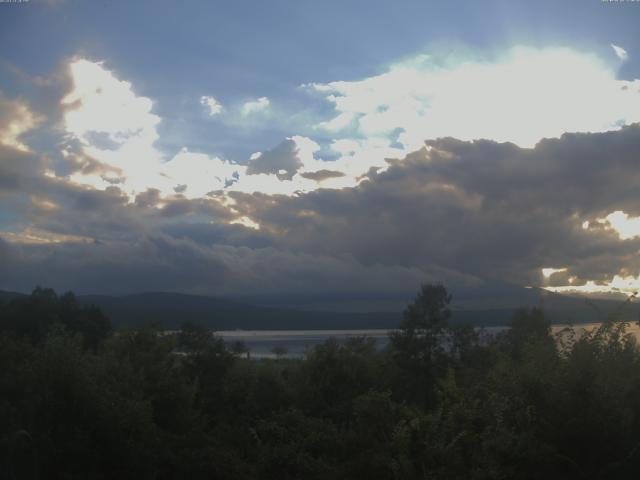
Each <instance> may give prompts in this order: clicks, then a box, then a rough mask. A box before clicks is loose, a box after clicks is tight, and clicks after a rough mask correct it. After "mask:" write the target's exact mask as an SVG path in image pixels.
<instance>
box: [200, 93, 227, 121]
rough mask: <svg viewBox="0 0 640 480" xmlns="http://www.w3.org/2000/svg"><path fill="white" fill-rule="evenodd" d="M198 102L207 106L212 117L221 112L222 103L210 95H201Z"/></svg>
mask: <svg viewBox="0 0 640 480" xmlns="http://www.w3.org/2000/svg"><path fill="white" fill-rule="evenodd" d="M200 104H201V105H203V106H205V107H207V110H208V113H209V115H210V116H212V117H213V116H214V115H218V114H220V113H222V110H223V108H222V105H221V104H220V102H218V100H216V99H215V98H214V97H212V96H210V95H203V96H202V97H200Z"/></svg>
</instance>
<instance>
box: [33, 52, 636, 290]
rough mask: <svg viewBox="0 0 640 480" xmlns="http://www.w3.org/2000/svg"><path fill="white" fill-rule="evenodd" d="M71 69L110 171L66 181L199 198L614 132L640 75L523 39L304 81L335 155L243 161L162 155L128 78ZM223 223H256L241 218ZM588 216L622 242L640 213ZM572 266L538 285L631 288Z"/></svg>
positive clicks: (82, 119) (82, 116)
mask: <svg viewBox="0 0 640 480" xmlns="http://www.w3.org/2000/svg"><path fill="white" fill-rule="evenodd" d="M70 72H71V75H72V78H73V81H74V89H73V91H72V92H70V93H69V95H67V96H66V97H65V98H64V99H63V100H62V105H63V106H64V108H65V109H66V113H65V116H64V120H65V127H66V129H67V132H68V134H69V135H70V137H71V138H74V139H77V140H78V141H79V142H80V144H81V147H82V150H83V151H82V153H83V154H85V155H88V156H90V157H91V158H94V159H96V160H97V161H98V162H100V163H102V164H103V165H105V166H106V167H109V168H112V169H114V171H116V172H117V175H116V176H115V177H111V178H105V175H104V173H102V174H100V173H95V172H94V173H89V174H84V173H76V174H74V175H73V176H72V177H71V180H72V181H74V182H77V183H82V184H85V185H89V186H92V187H94V188H100V189H105V188H107V187H109V186H112V185H113V184H116V185H118V186H119V187H120V188H122V190H123V191H124V192H125V193H126V194H128V195H129V197H130V200H131V201H133V199H134V197H135V195H136V194H139V193H141V192H143V191H145V190H146V189H148V188H153V189H157V190H158V191H159V192H160V195H161V196H163V197H166V198H169V197H175V196H176V195H180V196H184V197H186V198H206V197H208V196H209V195H211V194H212V193H213V192H220V191H225V192H244V193H253V192H261V193H265V194H269V195H272V194H283V195H298V194H300V193H301V192H309V191H313V190H316V189H318V188H320V187H322V188H332V189H339V188H346V187H353V186H355V185H357V184H358V183H359V182H360V179H361V178H362V176H363V174H365V173H366V172H367V171H368V170H369V169H370V168H372V167H374V168H377V169H381V170H384V169H385V168H387V166H388V164H387V162H386V159H387V158H402V157H403V156H405V155H407V154H408V153H410V152H412V151H415V150H417V149H418V148H420V147H422V146H423V144H424V143H423V142H424V140H425V139H430V138H434V137H440V136H452V137H457V138H460V139H463V140H465V139H466V140H470V139H475V138H488V139H492V140H497V141H511V142H514V143H517V144H518V145H520V146H524V147H531V146H533V145H534V144H535V143H536V142H537V141H539V140H540V139H541V138H543V137H559V136H561V135H562V134H563V133H565V132H566V131H578V132H581V131H582V132H589V131H606V130H612V129H614V130H615V129H618V128H619V127H620V126H623V125H626V124H629V123H632V122H636V121H640V94H639V93H638V87H640V81H637V80H636V81H633V82H629V81H620V80H616V78H615V71H614V70H612V68H611V67H609V66H607V65H606V64H605V63H603V62H601V61H600V60H598V59H597V58H596V57H594V56H591V55H585V54H582V53H577V52H574V51H571V50H567V49H545V50H532V49H523V48H520V49H513V50H511V51H509V52H508V53H507V54H505V55H503V56H502V57H500V58H498V59H494V60H492V61H474V60H471V59H463V60H456V61H454V60H451V61H449V63H446V64H436V63H435V62H434V61H433V59H432V58H431V57H427V56H419V57H416V58H414V59H412V60H407V61H405V62H402V63H399V64H395V65H393V66H391V67H390V68H389V70H388V71H387V72H386V73H385V74H382V75H379V76H375V77H371V78H368V79H363V80H360V81H355V82H332V83H329V84H322V85H321V84H315V85H313V86H311V90H312V91H315V92H316V93H321V94H322V95H323V96H325V98H326V99H327V100H328V101H329V102H331V103H333V104H334V105H335V108H336V111H335V114H334V115H333V116H332V117H330V118H328V119H327V120H326V121H324V122H322V123H319V124H316V125H315V128H316V129H318V130H322V131H324V132H325V133H330V134H331V136H332V137H333V139H332V140H330V142H329V143H328V145H326V147H327V149H328V150H331V151H333V152H335V153H337V154H338V157H337V158H335V159H332V160H323V159H322V158H320V156H319V155H320V152H321V151H322V148H321V146H320V145H319V144H318V143H317V142H315V141H314V140H313V139H311V138H308V137H305V136H302V135H293V136H291V137H288V138H286V139H285V140H283V142H282V143H281V144H280V145H277V146H275V147H271V148H267V149H265V150H262V151H260V152H256V153H255V154H253V155H251V158H249V159H244V161H242V159H240V160H241V161H234V160H231V159H225V158H222V157H219V156H211V155H208V154H206V153H202V152H195V151H191V150H190V149H189V148H188V147H187V146H185V147H184V148H182V149H181V150H180V151H179V152H178V153H177V154H175V155H173V156H172V157H170V158H168V159H166V158H164V157H163V155H162V153H161V152H160V151H158V150H157V149H156V147H155V142H156V140H158V138H159V133H158V129H157V127H158V124H159V123H160V121H161V119H160V118H159V117H158V116H157V115H156V114H154V113H153V102H152V101H151V100H150V99H149V98H146V97H142V96H139V95H136V94H135V93H134V90H133V86H132V85H131V84H130V83H129V82H126V81H122V80H120V79H118V78H117V77H116V76H115V75H114V74H113V73H112V72H111V71H109V70H108V69H107V68H105V66H104V64H102V63H100V62H90V61H88V60H83V59H76V60H74V61H73V62H72V63H71V65H70ZM201 103H202V105H203V106H204V107H206V108H207V109H208V111H209V113H210V114H211V115H215V114H218V113H220V112H221V111H222V106H221V105H220V104H219V103H218V102H217V100H215V99H214V98H213V97H202V98H201ZM269 106H270V101H269V99H267V98H266V97H260V98H258V99H257V100H255V101H251V102H246V103H245V104H244V105H243V106H242V107H241V111H242V112H243V113H244V114H246V115H253V114H257V113H259V112H262V111H264V110H266V109H268V108H269ZM550 112H553V114H550ZM270 115H271V112H270ZM257 117H258V115H256V118H257ZM114 175H115V174H114ZM217 198H223V199H224V198H225V196H224V195H223V196H222V197H220V196H219V195H218V196H217ZM227 221H230V222H232V223H238V224H240V225H244V226H245V227H247V228H251V229H260V227H261V226H260V224H259V223H258V222H256V219H253V218H250V217H249V216H241V217H237V218H235V219H232V220H227ZM595 222H596V223H598V224H601V225H603V226H604V227H605V228H610V229H612V230H615V231H616V232H617V233H618V235H619V236H620V239H621V240H626V239H632V238H635V237H637V236H640V218H637V217H629V215H627V214H626V213H624V212H622V211H616V212H612V213H611V214H610V215H608V216H607V217H605V218H603V219H598V220H595ZM590 225H591V224H589V223H585V225H583V228H585V229H586V230H588V229H589V228H590ZM25 238H26V237H25ZM570 272H571V267H570V266H567V267H566V268H544V269H542V274H543V277H544V278H545V279H546V280H548V281H549V282H551V280H552V279H553V280H554V281H555V284H556V285H555V286H548V287H546V288H548V289H549V290H553V291H557V292H589V293H597V292H605V291H624V292H629V291H631V290H633V289H635V288H636V287H637V285H638V282H639V280H638V279H637V278H635V277H633V276H624V275H616V276H614V277H612V281H611V282H609V283H608V284H606V285H605V284H598V283H596V282H593V281H586V282H585V281H584V279H583V280H582V282H583V284H582V285H573V284H571V281H573V280H574V279H575V278H574V277H571V276H570ZM560 274H562V275H560ZM559 275H560V276H559ZM552 277H553V278H552ZM563 279H564V280H563ZM559 281H568V282H569V284H568V285H558V282H559Z"/></svg>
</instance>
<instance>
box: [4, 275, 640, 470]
mask: <svg viewBox="0 0 640 480" xmlns="http://www.w3.org/2000/svg"><path fill="white" fill-rule="evenodd" d="M450 302H451V296H450V295H449V293H448V292H447V290H446V288H445V287H444V286H442V285H435V284H425V285H423V286H422V287H421V288H420V290H419V291H418V293H417V295H416V296H415V300H414V301H413V302H412V303H410V304H409V305H408V306H407V308H406V309H405V311H404V314H403V320H402V322H401V324H400V325H399V328H398V329H397V330H395V331H393V332H391V333H390V334H389V335H390V338H389V340H390V341H389V343H388V346H386V347H385V348H383V349H379V348H376V346H375V344H374V342H373V341H372V340H371V339H367V338H365V337H361V338H353V339H350V340H348V341H347V342H346V343H339V342H337V341H336V340H335V339H330V340H328V341H326V342H325V343H324V344H322V345H319V346H317V347H315V348H314V349H312V350H310V351H309V352H308V353H307V354H306V356H305V357H304V358H275V359H261V360H251V359H247V358H246V357H245V356H244V355H241V354H240V353H239V352H241V350H242V349H241V348H238V346H237V345H235V346H230V345H227V344H225V342H224V341H223V340H222V339H221V338H219V337H216V336H215V332H212V331H211V330H209V329H206V328H204V327H201V326H198V325H195V324H189V323H185V324H183V326H182V328H181V329H180V331H179V332H178V333H176V334H171V335H168V334H165V333H164V331H163V330H162V327H161V326H160V325H152V326H148V327H145V328H138V329H117V330H115V329H114V328H113V327H112V326H111V323H110V321H109V319H108V318H106V316H105V315H104V314H103V313H102V312H101V311H100V310H99V309H98V308H96V307H88V306H83V305H81V304H79V303H78V302H77V300H76V298H75V296H74V295H73V294H72V293H66V294H64V295H61V296H58V295H57V294H56V293H55V292H54V291H53V290H50V289H45V288H36V289H35V290H34V291H33V293H32V294H31V295H30V296H27V297H23V298H15V299H13V300H10V301H8V302H5V303H4V304H2V305H0V476H1V478H3V479H44V478H46V479H112V478H122V479H127V478H131V479H133V478H135V479H178V478H185V479H187V478H188V479H199V478H202V479H204V478H207V479H234V480H244V479H246V480H249V479H279V480H288V479H370V480H376V479H381V480H382V479H474V480H475V479H478V480H479V479H556V478H558V479H559V478H562V479H600V478H602V479H605V478H606V479H618V478H620V479H621V478H635V477H636V476H637V472H638V471H639V469H640V349H639V348H638V346H637V345H636V341H635V337H634V336H633V335H631V334H629V333H628V332H627V331H626V329H627V328H628V324H626V323H624V322H620V321H616V319H615V318H611V319H608V320H607V321H604V322H603V323H602V325H601V326H600V327H599V328H597V329H595V330H593V331H590V332H588V333H584V334H579V332H578V329H576V330H573V329H567V330H566V331H564V332H562V334H561V335H553V334H552V333H551V328H550V323H549V321H548V320H547V319H545V315H544V312H543V311H542V310H540V309H535V308H534V309H521V310H518V311H516V312H514V315H513V318H512V320H511V322H510V328H509V329H507V330H505V331H504V332H502V333H500V334H498V335H494V336H489V335H487V334H485V333H483V331H482V330H480V329H475V328H472V327H471V326H460V325H454V324H452V323H451V322H450V321H449V320H450V317H451V312H450V309H449V305H450Z"/></svg>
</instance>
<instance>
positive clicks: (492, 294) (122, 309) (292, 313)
mask: <svg viewBox="0 0 640 480" xmlns="http://www.w3.org/2000/svg"><path fill="white" fill-rule="evenodd" d="M456 294H457V295H458V296H457V297H456ZM23 295H24V294H21V293H16V292H3V291H0V301H2V302H7V301H10V300H11V299H13V298H16V297H20V296H23ZM78 300H79V302H80V303H82V304H85V305H89V304H93V305H96V306H98V307H100V308H101V309H102V311H103V312H104V313H105V314H106V315H107V316H108V317H109V318H110V319H111V321H112V322H113V324H114V325H115V326H116V327H132V328H134V327H140V326H143V325H149V324H159V325H160V326H162V328H168V329H172V328H178V327H179V326H180V325H181V324H182V323H183V322H185V321H189V322H194V323H199V324H202V325H205V326H207V327H209V328H213V329H215V330H235V329H240V330H289V329H299V330H310V329H320V330H322V329H327V330H328V329H377V328H382V329H385V328H395V327H397V326H398V324H399V322H400V320H401V318H402V311H403V309H404V306H406V304H407V303H408V302H405V303H403V304H402V305H400V304H399V302H398V309H397V310H396V311H371V312H364V311H325V310H320V309H313V308H310V309H308V310H307V309H305V308H304V306H305V302H300V301H299V299H298V300H295V299H294V300H293V301H292V302H291V303H290V304H287V303H286V301H285V300H284V297H281V298H280V299H277V298H276V299H275V300H274V301H273V304H271V305H269V304H267V305H260V304H258V303H257V302H256V300H257V299H250V298H247V299H244V300H243V299H237V298H236V299H225V298H218V297H207V296H199V295H190V294H182V293H169V292H149V293H138V294H129V295H121V296H114V295H79V296H78ZM265 300H267V299H265V298H262V301H265ZM306 300H307V301H309V300H311V301H315V300H317V299H313V298H306ZM324 300H326V301H327V302H329V298H324ZM360 300H361V301H363V302H366V300H367V297H363V298H361V299H360ZM329 303H330V302H329ZM274 304H275V305H274ZM363 305H365V306H366V303H363ZM532 306H537V307H542V308H544V310H545V313H546V315H547V317H548V318H549V320H550V321H551V322H552V323H588V322H597V321H601V320H602V319H603V318H604V317H606V316H607V315H609V314H611V313H612V312H616V311H618V313H619V314H620V318H619V319H620V320H623V319H624V320H626V321H637V320H638V318H639V315H640V305H638V304H628V305H624V307H623V302H620V301H612V300H592V301H588V300H587V299H585V298H582V297H571V296H565V295H560V294H556V293H551V292H547V291H546V290H541V289H537V288H536V289H530V288H522V287H513V286H511V287H510V288H505V289H504V290H502V291H501V289H500V288H490V289H478V290H467V291H466V292H460V291H458V292H456V291H455V290H454V299H453V302H452V311H453V316H452V321H453V323H471V324H474V325H478V326H496V325H505V324H507V323H508V321H509V320H510V319H511V316H512V315H513V311H514V310H515V309H517V308H519V307H532Z"/></svg>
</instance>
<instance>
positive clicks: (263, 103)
mask: <svg viewBox="0 0 640 480" xmlns="http://www.w3.org/2000/svg"><path fill="white" fill-rule="evenodd" d="M269 105H271V101H270V100H269V99H268V98H267V97H260V98H258V99H257V100H250V101H248V102H245V103H244V104H243V105H242V114H243V115H251V114H253V113H257V112H264V111H265V110H267V109H268V108H269Z"/></svg>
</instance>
